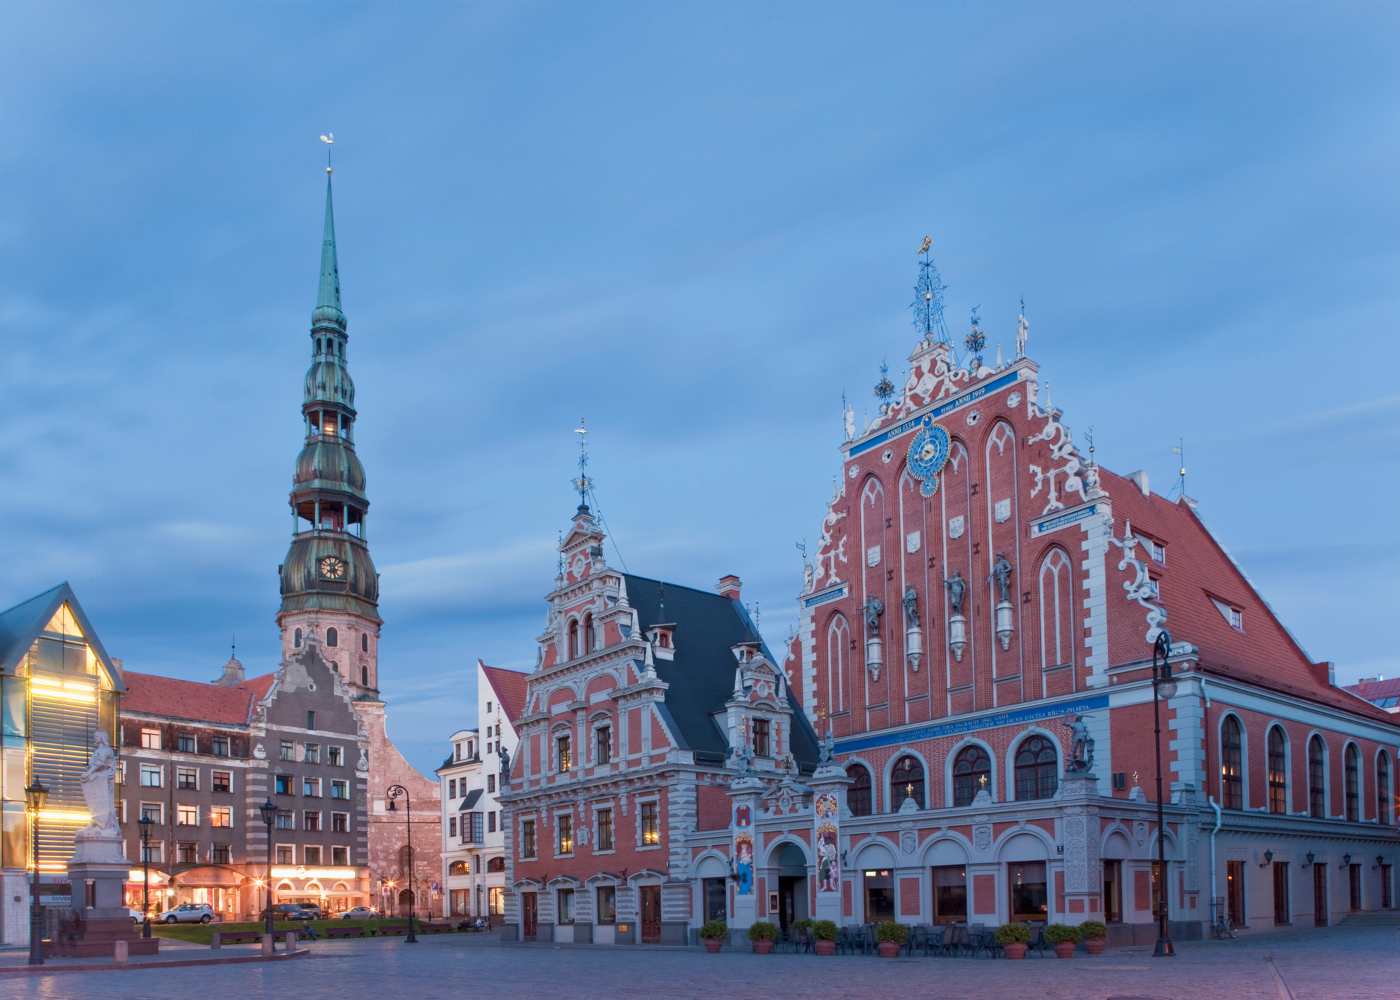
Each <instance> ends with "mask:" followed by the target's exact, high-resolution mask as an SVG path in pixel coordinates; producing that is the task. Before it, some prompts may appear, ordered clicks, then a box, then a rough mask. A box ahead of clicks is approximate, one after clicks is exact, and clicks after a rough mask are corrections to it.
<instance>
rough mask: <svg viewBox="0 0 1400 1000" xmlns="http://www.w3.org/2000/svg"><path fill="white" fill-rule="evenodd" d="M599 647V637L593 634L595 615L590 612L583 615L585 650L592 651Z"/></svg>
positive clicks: (586, 651)
mask: <svg viewBox="0 0 1400 1000" xmlns="http://www.w3.org/2000/svg"><path fill="white" fill-rule="evenodd" d="M597 648H598V637H597V636H596V635H594V634H593V615H592V613H591V612H590V613H589V614H586V615H584V616H583V651H584V652H585V653H591V652H593V650H595V649H597Z"/></svg>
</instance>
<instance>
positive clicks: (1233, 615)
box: [1210, 597, 1244, 632]
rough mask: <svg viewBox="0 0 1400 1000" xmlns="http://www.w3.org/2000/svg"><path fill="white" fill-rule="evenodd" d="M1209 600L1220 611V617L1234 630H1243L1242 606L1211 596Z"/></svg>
mask: <svg viewBox="0 0 1400 1000" xmlns="http://www.w3.org/2000/svg"><path fill="white" fill-rule="evenodd" d="M1210 602H1211V603H1212V604H1214V605H1215V610H1217V611H1219V612H1220V615H1221V617H1222V618H1224V619H1225V621H1226V622H1228V623H1229V625H1230V627H1231V628H1232V629H1234V630H1235V631H1236V632H1243V631H1244V610H1243V609H1242V608H1239V607H1236V606H1235V605H1233V604H1230V603H1229V602H1228V601H1222V600H1220V599H1219V598H1218V597H1212V598H1211V599H1210Z"/></svg>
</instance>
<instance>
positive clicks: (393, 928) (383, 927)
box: [375, 924, 408, 937]
mask: <svg viewBox="0 0 1400 1000" xmlns="http://www.w3.org/2000/svg"><path fill="white" fill-rule="evenodd" d="M375 933H376V934H378V935H379V936H380V937H388V936H389V935H392V934H407V933H408V924H380V925H379V927H378V928H377V929H376V930H375Z"/></svg>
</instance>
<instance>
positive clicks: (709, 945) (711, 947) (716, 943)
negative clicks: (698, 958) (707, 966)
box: [705, 938, 724, 955]
mask: <svg viewBox="0 0 1400 1000" xmlns="http://www.w3.org/2000/svg"><path fill="white" fill-rule="evenodd" d="M723 943H724V942H723V941H721V940H720V939H719V938H705V950H706V951H708V952H709V953H710V954H711V955H713V954H715V953H717V952H718V951H719V948H720V945H722V944H723Z"/></svg>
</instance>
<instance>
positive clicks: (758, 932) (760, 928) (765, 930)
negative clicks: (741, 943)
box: [749, 920, 778, 941]
mask: <svg viewBox="0 0 1400 1000" xmlns="http://www.w3.org/2000/svg"><path fill="white" fill-rule="evenodd" d="M749 940H750V941H776V940H778V927H777V925H776V924H770V923H769V922H768V921H766V920H760V921H759V922H758V923H756V924H750V925H749Z"/></svg>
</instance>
